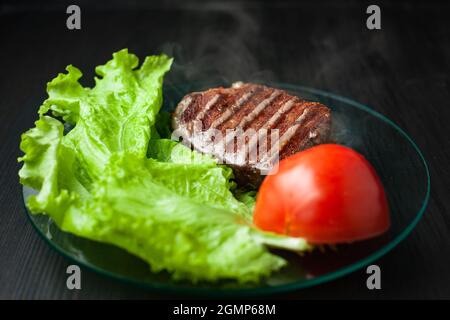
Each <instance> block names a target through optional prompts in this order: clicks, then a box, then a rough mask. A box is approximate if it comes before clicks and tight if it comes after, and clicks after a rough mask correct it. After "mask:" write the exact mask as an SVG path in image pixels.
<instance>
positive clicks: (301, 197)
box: [253, 144, 390, 244]
mask: <svg viewBox="0 0 450 320" xmlns="http://www.w3.org/2000/svg"><path fill="white" fill-rule="evenodd" d="M253 221H254V224H255V225H256V226H257V227H259V228H261V229H263V230H266V231H272V232H276V233H281V234H285V235H289V236H293V237H303V238H305V239H307V240H308V241H309V242H311V243H318V244H320V243H324V244H335V243H343V242H353V241H357V240H363V239H367V238H371V237H375V236H377V235H380V234H382V233H383V232H385V231H386V230H387V229H388V228H389V225H390V218H389V209H388V204H387V200H386V195H385V192H384V189H383V186H382V184H381V181H380V179H379V177H378V175H377V174H376V172H375V170H374V169H373V167H372V166H371V165H370V163H369V162H368V161H367V160H366V159H365V158H364V157H363V156H362V155H361V154H359V153H358V152H356V151H354V150H353V149H350V148H347V147H344V146H341V145H337V144H323V145H319V146H315V147H312V148H310V149H307V150H305V151H302V152H299V153H297V154H294V155H293V156H290V157H288V158H286V159H283V160H282V161H280V163H279V166H278V171H277V173H275V174H272V175H268V176H267V177H266V178H265V179H264V181H263V183H262V185H261V188H260V190H259V192H258V196H257V201H256V206H255V212H254V216H253Z"/></svg>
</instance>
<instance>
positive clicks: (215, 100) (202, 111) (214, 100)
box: [195, 94, 221, 121]
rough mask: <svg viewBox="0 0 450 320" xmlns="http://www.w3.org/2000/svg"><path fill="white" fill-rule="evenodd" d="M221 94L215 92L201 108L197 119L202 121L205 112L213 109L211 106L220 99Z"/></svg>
mask: <svg viewBox="0 0 450 320" xmlns="http://www.w3.org/2000/svg"><path fill="white" fill-rule="evenodd" d="M220 96H221V95H220V94H215V95H214V96H213V97H212V98H211V100H209V101H208V102H207V103H206V104H205V107H204V108H201V109H200V110H199V112H198V113H197V116H196V117H195V120H196V121H202V120H203V117H204V116H205V114H206V113H207V112H208V111H209V109H211V107H212V106H213V105H214V104H215V103H216V102H217V101H218V100H219V98H220Z"/></svg>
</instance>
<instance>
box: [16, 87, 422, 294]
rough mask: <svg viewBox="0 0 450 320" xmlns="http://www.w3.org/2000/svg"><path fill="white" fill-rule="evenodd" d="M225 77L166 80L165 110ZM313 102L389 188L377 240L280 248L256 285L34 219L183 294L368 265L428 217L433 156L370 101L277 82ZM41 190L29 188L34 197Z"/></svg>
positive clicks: (66, 252)
mask: <svg viewBox="0 0 450 320" xmlns="http://www.w3.org/2000/svg"><path fill="white" fill-rule="evenodd" d="M217 85H219V84H218V83H208V84H206V83H203V84H199V83H193V84H188V85H187V84H183V85H166V86H165V88H164V106H163V109H164V110H166V111H171V110H173V109H174V107H175V106H176V105H177V103H178V102H179V101H180V99H181V98H182V97H183V96H184V95H185V94H186V93H188V92H192V91H199V90H203V89H207V88H211V87H214V86H217ZM268 85H270V86H273V87H276V88H282V89H285V90H287V91H289V92H291V93H292V94H295V95H298V96H301V97H303V98H305V99H307V100H312V101H319V102H321V103H323V104H325V105H327V106H329V107H330V108H331V109H332V111H333V121H334V124H333V135H334V137H335V139H336V141H337V142H338V143H341V144H344V145H347V146H350V147H352V148H354V149H356V150H357V151H359V152H360V153H362V154H363V155H364V156H365V157H366V158H367V159H368V160H369V161H370V162H371V163H372V165H373V166H374V167H375V169H376V170H377V172H378V173H379V175H380V178H381V180H382V182H383V184H384V187H385V189H386V193H387V197H388V201H389V206H390V209H391V219H392V226H391V228H390V230H389V231H388V232H387V233H385V234H384V235H383V236H381V237H378V238H376V239H372V240H368V241H362V242H357V243H354V244H347V245H339V246H337V247H336V248H330V247H327V248H324V250H323V251H320V250H316V251H315V252H313V253H311V254H306V255H304V256H300V255H297V254H294V253H289V252H283V251H279V252H277V253H278V254H280V255H282V256H283V257H284V258H286V259H287V260H288V266H287V267H286V268H284V269H283V270H282V271H280V272H279V273H275V274H273V276H271V277H270V278H269V279H267V280H265V281H264V282H261V283H259V284H256V285H251V286H245V287H243V286H238V285H237V284H234V283H219V284H209V283H202V284H191V283H189V282H173V281H171V280H170V277H169V275H168V274H167V273H164V272H162V273H158V274H153V273H151V272H150V271H149V267H148V265H147V264H146V263H145V262H144V261H142V260H140V259H139V258H137V257H135V256H133V255H131V254H129V253H127V252H126V251H124V250H122V249H120V248H117V247H115V246H112V245H107V244H102V243H98V242H94V241H90V240H87V239H83V238H79V237H76V236H74V235H72V234H69V233H65V232H62V231H61V230H59V229H58V228H57V226H56V225H55V224H54V223H53V221H52V220H51V219H49V218H48V217H47V216H45V215H32V214H30V213H29V212H28V211H27V214H28V217H29V219H30V221H31V222H32V224H33V226H34V227H35V229H36V230H37V231H38V233H39V234H40V235H41V236H42V238H44V240H45V241H46V242H47V243H48V244H49V245H50V246H51V247H52V248H53V249H55V250H56V251H57V252H59V253H60V254H62V255H63V256H65V257H67V258H69V259H71V260H73V261H74V262H75V263H76V264H78V265H81V266H84V267H86V268H88V269H91V270H94V271H96V272H98V273H100V274H103V275H106V276H109V277H111V278H114V279H119V280H122V281H125V282H128V283H132V284H136V285H139V286H142V287H145V288H148V289H152V290H157V291H164V292H169V293H177V294H186V295H187V294H188V295H192V294H198V295H208V296H250V295H261V294H271V293H277V292H285V291H290V290H294V289H300V288H305V287H309V286H313V285H317V284H320V283H323V282H326V281H330V280H333V279H336V278H338V277H342V276H344V275H346V274H348V273H350V272H353V271H355V270H357V269H360V268H362V267H364V266H366V265H368V264H370V263H372V262H373V261H375V260H376V259H378V258H380V257H381V256H382V255H384V254H386V253H387V252H388V251H390V250H391V249H392V248H394V247H395V246H396V245H397V244H398V243H399V242H400V241H402V240H403V239H405V237H406V236H407V235H408V234H409V233H410V232H411V230H412V229H413V228H414V226H415V225H416V224H417V222H418V221H419V220H420V218H421V217H422V215H423V213H424V210H425V207H426V205H427V202H428V198H429V193H430V176H429V172H428V167H427V164H426V162H425V159H424V157H423V155H422V153H421V152H420V150H419V148H418V147H417V145H416V144H415V143H414V141H413V140H412V139H411V138H410V137H409V136H408V135H407V134H406V133H405V132H404V131H403V130H402V129H401V128H399V127H398V126H397V125H396V124H394V123H393V122H392V121H391V120H389V119H387V118H386V117H384V116H382V115H381V114H379V113H377V112H375V111H373V110H372V109H370V108H369V107H367V106H364V105H362V104H360V103H358V102H355V101H352V100H350V99H347V98H343V97H340V96H337V95H335V94H332V93H328V92H324V91H320V90H317V89H311V88H306V87H301V86H296V85H289V84H280V83H269V84H268ZM32 193H33V190H31V189H28V188H24V189H23V195H24V199H26V198H27V197H28V196H29V195H30V194H32Z"/></svg>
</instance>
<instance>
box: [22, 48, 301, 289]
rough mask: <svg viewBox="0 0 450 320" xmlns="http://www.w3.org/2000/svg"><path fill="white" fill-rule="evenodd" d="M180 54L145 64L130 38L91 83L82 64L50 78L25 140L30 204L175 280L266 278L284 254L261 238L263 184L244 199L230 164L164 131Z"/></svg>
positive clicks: (74, 230)
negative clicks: (166, 89) (168, 86)
mask: <svg viewBox="0 0 450 320" xmlns="http://www.w3.org/2000/svg"><path fill="white" fill-rule="evenodd" d="M171 63H172V59H170V58H168V57H167V56H165V55H160V56H150V57H147V58H146V59H145V61H144V63H143V64H142V65H141V66H140V67H138V65H139V61H138V58H137V57H136V56H135V55H133V54H130V53H128V51H127V50H126V49H125V50H121V51H119V52H117V53H115V54H113V59H112V60H110V61H108V62H107V63H106V64H105V65H102V66H99V67H97V68H96V73H97V75H98V77H97V78H96V79H95V86H94V87H93V88H87V87H83V86H82V85H81V84H80V83H79V79H80V78H81V76H82V73H81V71H80V70H78V69H77V68H75V67H73V66H68V67H67V69H66V70H67V73H66V74H59V75H58V76H57V77H56V78H55V79H53V80H52V81H51V82H50V83H49V84H48V86H47V91H48V95H49V97H48V99H47V100H45V101H44V103H43V104H42V106H41V107H40V109H39V119H38V121H37V122H36V123H35V127H34V128H32V129H30V130H29V131H27V132H26V133H24V134H23V135H22V141H21V144H20V148H21V150H22V151H23V152H24V155H23V157H21V158H19V161H21V162H23V166H22V169H21V170H20V172H19V177H20V182H21V183H22V184H23V185H26V186H29V187H31V188H33V189H35V190H37V194H36V195H33V196H31V197H30V198H28V200H27V206H28V208H29V209H30V211H31V212H32V213H34V214H39V213H41V214H47V215H49V216H50V217H51V218H52V219H53V220H54V221H55V222H56V223H57V225H58V226H59V227H60V228H61V229H62V230H64V231H66V232H70V233H73V234H76V235H78V236H81V237H85V238H88V239H91V240H95V241H101V242H105V243H109V244H113V245H116V246H119V247H121V248H123V249H125V250H127V251H129V252H130V253H132V254H134V255H137V256H139V257H140V258H142V259H144V260H145V261H147V262H148V263H149V265H150V268H151V270H152V271H154V272H158V271H161V270H167V271H169V272H170V273H171V274H172V276H173V278H174V279H188V280H190V281H194V282H195V281H217V280H221V279H233V280H236V281H238V282H251V281H258V280H260V279H261V278H262V277H265V276H268V275H269V274H270V273H272V272H274V271H276V270H278V269H280V268H281V267H282V266H283V265H285V261H284V260H283V259H282V258H280V257H278V256H276V255H273V254H272V253H270V252H269V251H268V250H267V249H266V247H265V245H264V243H265V242H267V243H269V244H270V243H273V242H274V241H273V236H272V235H267V234H265V233H261V232H257V231H255V229H253V228H252V227H251V225H250V224H249V223H248V218H249V217H251V212H252V203H253V202H254V195H253V196H251V195H242V197H240V199H241V200H242V201H240V200H238V199H237V198H236V197H235V196H234V195H233V192H232V191H233V190H234V189H235V186H234V183H233V182H232V181H231V178H232V171H231V169H230V168H227V167H225V166H220V165H218V164H217V163H216V161H214V159H212V158H211V157H209V156H206V155H201V154H199V153H196V152H194V151H191V150H190V149H188V148H186V147H184V146H183V145H181V144H178V143H176V142H174V141H171V140H168V139H164V137H167V134H168V132H167V130H165V131H164V130H162V129H163V128H164V127H165V126H159V127H158V125H157V120H160V121H166V120H167V115H163V116H161V115H162V114H159V111H160V108H161V104H162V82H163V76H164V74H165V73H166V72H167V71H168V70H169V69H170V65H171ZM164 119H166V120H164ZM68 125H69V126H70V127H71V130H70V131H69V132H66V131H65V127H67V126H68ZM255 233H256V234H258V236H255ZM277 239H278V238H277ZM283 239H284V238H279V240H277V241H275V242H277V243H278V244H279V243H282V242H283V241H285V240H283ZM289 245H290V246H292V241H291V242H289ZM297 245H298V246H297V247H296V248H297V249H301V248H306V246H307V245H306V244H304V243H297Z"/></svg>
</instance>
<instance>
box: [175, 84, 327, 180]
mask: <svg viewBox="0 0 450 320" xmlns="http://www.w3.org/2000/svg"><path fill="white" fill-rule="evenodd" d="M172 125H173V129H174V130H175V131H174V134H175V135H176V138H180V139H181V140H182V141H183V143H184V144H185V145H189V146H191V147H193V148H194V149H196V150H198V151H200V152H202V153H208V154H212V155H213V156H215V157H216V158H217V159H218V160H219V162H221V163H224V164H227V165H229V166H231V167H232V168H233V171H234V175H235V179H236V181H237V183H238V184H239V185H241V186H242V185H253V186H255V187H257V186H258V185H259V184H260V183H261V181H262V179H263V178H264V175H265V174H267V173H268V172H273V171H274V166H275V165H276V164H277V163H278V161H279V160H281V159H283V158H286V157H288V156H290V155H292V154H294V153H296V152H299V151H301V150H304V149H306V148H309V147H312V146H314V145H317V144H321V143H325V142H327V141H328V140H329V133H330V126H331V115H330V109H329V108H327V107H326V106H324V105H323V104H320V103H318V102H310V101H306V100H303V99H302V98H300V97H296V96H293V95H291V94H289V93H288V92H286V91H284V90H280V89H275V88H270V87H267V86H264V85H260V84H253V83H242V82H237V83H234V84H233V85H232V87H230V88H223V87H218V88H213V89H209V90H206V91H202V92H193V93H190V94H188V95H186V96H185V97H184V98H183V99H182V100H181V102H180V103H179V104H178V106H177V108H176V110H175V113H174V115H173V121H172Z"/></svg>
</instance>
